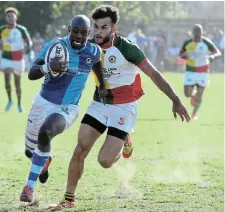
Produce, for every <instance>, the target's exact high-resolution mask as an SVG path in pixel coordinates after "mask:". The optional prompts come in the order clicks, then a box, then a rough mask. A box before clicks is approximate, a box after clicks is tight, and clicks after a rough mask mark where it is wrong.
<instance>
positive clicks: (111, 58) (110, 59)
mask: <svg viewBox="0 0 225 212" xmlns="http://www.w3.org/2000/svg"><path fill="white" fill-rule="evenodd" d="M109 62H110V63H115V62H116V57H115V56H113V55H112V56H110V57H109Z"/></svg>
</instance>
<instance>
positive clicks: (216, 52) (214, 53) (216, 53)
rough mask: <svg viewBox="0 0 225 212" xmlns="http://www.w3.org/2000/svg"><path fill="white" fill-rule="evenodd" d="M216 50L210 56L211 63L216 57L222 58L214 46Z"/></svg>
mask: <svg viewBox="0 0 225 212" xmlns="http://www.w3.org/2000/svg"><path fill="white" fill-rule="evenodd" d="M214 48H215V49H214V50H213V51H212V52H210V55H209V59H210V60H211V61H212V60H214V59H215V58H216V57H219V56H221V52H220V50H219V49H218V48H217V47H216V46H214Z"/></svg>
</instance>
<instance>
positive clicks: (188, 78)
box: [184, 71, 209, 87]
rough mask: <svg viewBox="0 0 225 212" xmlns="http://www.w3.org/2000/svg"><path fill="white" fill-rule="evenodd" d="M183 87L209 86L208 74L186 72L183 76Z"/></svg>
mask: <svg viewBox="0 0 225 212" xmlns="http://www.w3.org/2000/svg"><path fill="white" fill-rule="evenodd" d="M184 85H187V86H188V85H189V86H192V85H199V86H202V87H208V86H209V73H199V72H191V71H186V73H185V76H184Z"/></svg>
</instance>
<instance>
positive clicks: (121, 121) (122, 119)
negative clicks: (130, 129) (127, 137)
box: [118, 117, 125, 125]
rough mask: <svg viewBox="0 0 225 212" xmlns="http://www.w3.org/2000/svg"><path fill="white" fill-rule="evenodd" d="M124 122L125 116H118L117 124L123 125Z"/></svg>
mask: <svg viewBox="0 0 225 212" xmlns="http://www.w3.org/2000/svg"><path fill="white" fill-rule="evenodd" d="M124 122H125V118H124V117H120V120H119V122H118V124H119V125H124Z"/></svg>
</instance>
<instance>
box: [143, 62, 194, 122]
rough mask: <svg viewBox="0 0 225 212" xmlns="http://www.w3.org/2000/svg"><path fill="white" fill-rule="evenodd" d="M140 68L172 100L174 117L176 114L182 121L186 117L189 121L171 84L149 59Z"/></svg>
mask: <svg viewBox="0 0 225 212" xmlns="http://www.w3.org/2000/svg"><path fill="white" fill-rule="evenodd" d="M141 70H142V71H143V72H144V73H145V74H146V75H147V76H149V77H150V78H151V80H152V81H153V82H154V83H155V84H156V85H157V87H158V88H159V89H160V90H161V91H162V92H164V93H165V94H166V95H167V96H168V97H169V98H170V99H171V100H172V102H173V109H172V111H173V113H174V117H175V118H176V117H177V115H176V113H178V115H179V116H180V117H181V119H182V121H184V119H186V121H187V122H189V121H190V116H189V114H188V112H187V110H186V108H185V106H184V105H183V103H182V102H181V100H180V98H179V97H178V95H177V94H176V93H175V91H174V90H173V88H172V86H171V85H170V84H169V83H168V82H167V80H166V79H165V78H164V77H163V76H162V74H161V73H160V72H159V71H158V70H157V69H156V68H155V67H154V66H153V65H152V64H151V62H150V61H149V60H147V62H146V63H145V64H144V65H143V66H142V67H141Z"/></svg>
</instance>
